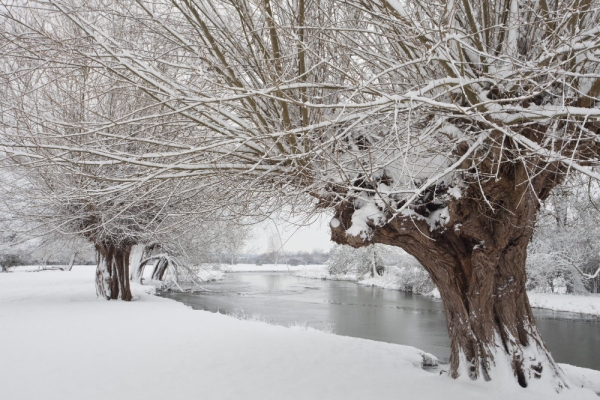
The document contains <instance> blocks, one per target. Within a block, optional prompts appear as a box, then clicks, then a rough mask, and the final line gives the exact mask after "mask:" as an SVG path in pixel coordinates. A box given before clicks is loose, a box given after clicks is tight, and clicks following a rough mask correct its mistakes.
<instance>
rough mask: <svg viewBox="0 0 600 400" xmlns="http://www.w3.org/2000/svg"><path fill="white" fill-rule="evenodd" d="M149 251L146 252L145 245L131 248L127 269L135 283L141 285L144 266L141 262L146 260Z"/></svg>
mask: <svg viewBox="0 0 600 400" xmlns="http://www.w3.org/2000/svg"><path fill="white" fill-rule="evenodd" d="M149 253H150V251H148V250H147V246H146V245H145V244H136V245H134V246H133V247H132V248H131V254H130V256H129V268H130V269H131V280H132V281H133V282H135V283H142V277H143V276H144V267H145V266H146V264H145V263H144V264H142V261H143V260H144V259H146V258H147V255H148V254H149Z"/></svg>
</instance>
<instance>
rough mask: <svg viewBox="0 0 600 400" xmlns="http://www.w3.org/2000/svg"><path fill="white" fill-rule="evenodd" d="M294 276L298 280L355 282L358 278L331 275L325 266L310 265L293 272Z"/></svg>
mask: <svg viewBox="0 0 600 400" xmlns="http://www.w3.org/2000/svg"><path fill="white" fill-rule="evenodd" d="M294 276H297V277H299V278H310V279H327V280H332V281H352V282H356V281H357V280H358V277H357V276H356V275H354V274H338V275H331V274H330V273H329V268H328V267H327V265H310V266H304V267H303V268H301V269H299V270H298V271H296V272H294Z"/></svg>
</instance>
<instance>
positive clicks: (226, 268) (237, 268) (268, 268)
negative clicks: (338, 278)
mask: <svg viewBox="0 0 600 400" xmlns="http://www.w3.org/2000/svg"><path fill="white" fill-rule="evenodd" d="M322 268H323V265H294V266H292V265H286V264H263V265H255V264H233V265H226V264H223V265H221V271H223V272H298V271H311V270H313V269H314V270H320V269H322Z"/></svg>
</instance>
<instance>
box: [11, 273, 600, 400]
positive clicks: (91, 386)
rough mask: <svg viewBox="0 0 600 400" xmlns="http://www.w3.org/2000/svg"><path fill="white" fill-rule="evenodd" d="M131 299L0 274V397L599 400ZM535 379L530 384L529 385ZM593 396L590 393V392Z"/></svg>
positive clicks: (363, 345)
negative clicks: (454, 374) (436, 370)
mask: <svg viewBox="0 0 600 400" xmlns="http://www.w3.org/2000/svg"><path fill="white" fill-rule="evenodd" d="M132 289H133V292H134V296H135V301H133V302H131V303H125V302H120V301H105V300H102V299H97V298H96V295H95V290H94V267H93V266H81V267H77V266H76V267H75V268H74V269H73V271H71V272H63V271H41V272H14V273H6V274H0V321H2V324H1V325H0V354H1V355H2V358H1V359H0V398H2V399H10V400H35V399H45V400H52V399H61V400H69V399H77V400H78V399H86V400H95V399H98V400H100V399H102V400H105V399H107V398H111V399H124V400H125V399H127V400H133V399H144V400H148V399H157V400H158V399H161V400H162V399H165V398H177V399H195V398H198V397H206V398H210V399H238V398H244V399H248V400H250V399H261V400H263V399H281V398H285V399H309V398H319V399H365V398H376V399H392V398H394V399H395V398H398V396H401V397H402V398H406V399H447V400H454V399H457V400H458V399H461V400H462V399H481V398H491V399H504V398H512V399H517V400H519V399H523V400H525V399H551V398H557V399H596V398H597V397H596V396H595V395H594V394H593V393H592V392H591V391H589V390H582V389H579V388H577V387H576V386H579V385H580V384H583V385H587V386H588V387H590V386H589V385H592V382H596V383H598V382H600V372H598V371H593V370H588V369H581V368H571V367H568V366H565V370H566V372H567V374H568V375H569V377H570V379H571V380H572V381H573V389H570V390H564V391H563V392H562V393H561V394H560V395H556V394H555V393H553V391H551V390H549V389H548V388H546V387H541V386H539V385H538V386H537V387H533V386H534V385H532V386H530V387H529V388H527V389H522V388H520V387H519V386H518V385H517V384H516V383H515V382H514V380H512V379H511V380H507V381H502V380H498V379H496V380H493V381H492V382H483V381H477V382H472V381H470V380H468V379H465V380H458V381H454V380H452V379H450V378H448V377H446V376H445V375H441V376H440V375H439V374H432V373H430V372H426V371H424V370H423V369H422V368H421V366H420V364H421V362H422V359H423V357H422V352H421V351H420V350H418V349H416V348H413V347H408V346H400V345H393V344H388V343H381V342H375V341H370V340H363V339H355V338H349V337H341V336H335V335H331V334H326V333H323V332H319V331H315V330H310V329H309V330H307V329H302V328H300V327H297V328H284V327H280V326H273V325H268V324H265V323H259V322H252V321H240V320H237V319H235V318H232V317H228V316H225V315H220V314H213V313H209V312H201V311H193V310H191V309H190V308H188V307H185V306H183V305H181V304H179V303H177V302H174V301H171V300H167V299H162V298H158V297H155V296H152V295H151V293H150V292H151V290H152V288H150V287H148V286H140V285H133V288H132ZM534 383H535V382H534ZM591 388H592V389H594V390H598V391H600V388H598V387H595V388H594V387H591Z"/></svg>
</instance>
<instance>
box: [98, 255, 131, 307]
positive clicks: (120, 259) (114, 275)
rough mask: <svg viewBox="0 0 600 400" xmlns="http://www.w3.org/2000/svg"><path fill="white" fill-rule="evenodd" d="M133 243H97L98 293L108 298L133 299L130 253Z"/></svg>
mask: <svg viewBox="0 0 600 400" xmlns="http://www.w3.org/2000/svg"><path fill="white" fill-rule="evenodd" d="M130 251H131V245H122V244H121V245H119V244H114V243H107V244H96V260H97V265H96V293H97V294H98V296H102V297H104V298H106V299H107V300H116V299H120V300H125V301H131V299H132V295H131V288H130V286H129V253H130Z"/></svg>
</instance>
